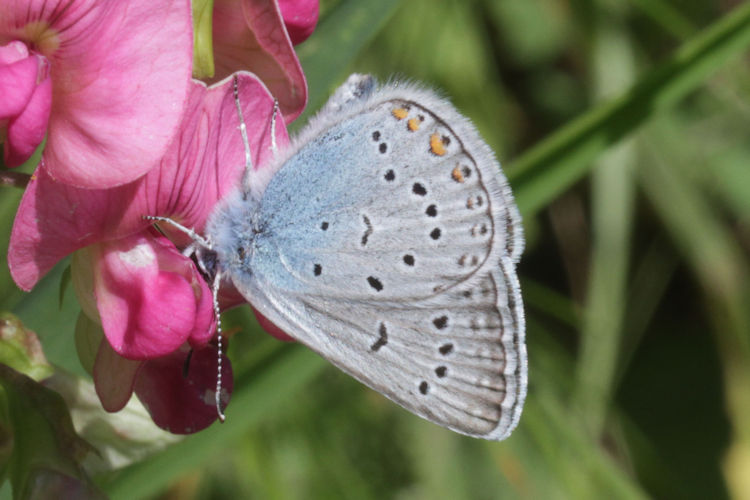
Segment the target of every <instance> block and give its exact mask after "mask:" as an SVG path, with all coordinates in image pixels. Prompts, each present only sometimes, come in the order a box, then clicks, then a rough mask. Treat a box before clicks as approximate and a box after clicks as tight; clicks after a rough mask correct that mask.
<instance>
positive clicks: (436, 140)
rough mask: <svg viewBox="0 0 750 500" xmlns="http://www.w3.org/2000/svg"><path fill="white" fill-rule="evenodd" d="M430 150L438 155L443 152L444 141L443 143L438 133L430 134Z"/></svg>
mask: <svg viewBox="0 0 750 500" xmlns="http://www.w3.org/2000/svg"><path fill="white" fill-rule="evenodd" d="M430 151H432V152H433V154H436V155H438V156H443V155H444V154H445V143H443V139H442V138H441V137H440V134H438V133H434V134H432V135H431V136H430Z"/></svg>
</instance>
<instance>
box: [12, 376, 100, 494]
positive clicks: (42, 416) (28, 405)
mask: <svg viewBox="0 0 750 500" xmlns="http://www.w3.org/2000/svg"><path fill="white" fill-rule="evenodd" d="M0 406H2V407H3V408H4V410H3V412H2V417H3V420H2V422H0V428H1V429H2V430H1V431H0V432H2V433H3V434H5V435H6V440H5V442H6V446H7V443H8V440H7V434H8V433H11V434H12V436H13V437H12V447H13V448H12V452H11V453H10V454H8V453H7V447H6V448H5V450H4V454H5V455H10V457H9V461H8V464H7V473H8V476H9V478H10V481H11V484H12V486H13V498H14V499H25V498H53V497H59V498H82V499H88V498H91V499H94V498H97V499H99V498H104V497H103V495H102V494H101V492H99V491H98V490H97V488H96V487H95V486H94V485H93V484H92V483H91V482H90V480H89V478H88V476H87V475H86V473H85V472H84V471H83V468H82V467H81V465H80V462H81V461H82V460H83V458H84V457H85V456H86V454H87V453H89V452H91V451H92V449H91V447H90V446H89V445H88V444H87V443H86V442H85V441H83V440H82V439H81V438H80V437H78V435H77V434H76V433H75V430H74V429H73V423H72V422H71V420H70V415H69V413H68V409H67V407H66V405H65V402H64V401H63V399H62V398H61V397H60V395H59V394H57V393H56V392H55V391H52V390H50V389H47V388H46V387H44V386H42V385H40V384H38V383H37V382H35V381H34V380H32V379H30V378H29V377H27V376H25V375H23V374H20V373H18V372H16V371H15V370H13V369H11V368H9V367H8V366H6V365H4V364H0Z"/></svg>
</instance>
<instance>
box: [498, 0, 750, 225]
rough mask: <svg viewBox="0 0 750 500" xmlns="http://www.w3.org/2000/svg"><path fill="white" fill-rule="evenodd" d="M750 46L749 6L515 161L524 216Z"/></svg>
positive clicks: (512, 169)
mask: <svg viewBox="0 0 750 500" xmlns="http://www.w3.org/2000/svg"><path fill="white" fill-rule="evenodd" d="M749 44H750V3H746V4H743V5H740V6H738V7H737V8H735V9H734V11H732V12H731V13H729V14H728V15H726V16H724V17H723V18H721V19H720V20H718V21H717V22H715V23H714V24H713V25H711V26H709V27H708V28H707V29H705V30H703V31H702V32H701V33H699V34H698V35H696V36H695V37H694V38H693V39H691V40H690V41H688V42H686V43H685V44H684V45H683V46H682V47H681V48H680V49H679V50H678V51H677V52H676V53H675V54H674V55H673V56H672V57H671V58H670V59H669V60H667V61H666V62H664V63H663V64H661V65H660V66H659V67H657V68H655V69H654V70H653V71H651V72H650V73H649V74H648V75H646V76H645V77H644V78H643V79H642V80H641V81H639V82H638V83H637V84H636V85H635V86H634V87H633V88H632V89H630V90H629V91H628V92H627V93H626V94H624V95H622V96H621V97H619V98H617V99H614V100H612V101H610V102H609V103H606V104H603V105H601V106H598V107H596V108H594V109H593V110H592V111H590V112H587V113H586V114H584V115H583V116H581V117H580V118H577V119H576V120H574V121H573V122H572V123H570V124H568V125H566V126H565V127H564V128H563V129H562V130H560V131H559V132H557V133H555V134H554V135H552V136H551V137H549V138H547V139H545V140H544V141H543V142H542V143H540V144H539V145H538V146H536V147H534V148H532V149H531V150H529V151H528V152H526V153H525V154H523V155H522V156H521V157H519V158H517V159H516V160H514V161H513V162H512V163H511V164H510V165H509V167H508V176H509V178H510V180H511V182H512V183H513V185H514V186H515V194H516V201H517V202H518V205H519V207H520V208H521V212H523V213H524V214H527V215H530V214H534V213H536V212H537V211H539V210H541V209H542V208H543V207H545V206H546V205H547V204H548V203H550V201H552V200H553V199H555V198H556V197H557V196H558V195H559V194H560V193H562V192H564V191H565V190H566V189H568V188H569V187H570V186H571V185H572V184H573V183H574V182H576V181H577V180H579V179H580V178H581V177H582V176H583V175H584V174H586V172H588V171H589V169H590V168H591V166H592V165H591V162H592V160H593V159H595V158H596V157H597V156H598V155H600V154H601V153H602V152H603V151H604V150H605V149H606V148H608V147H609V146H611V145H612V144H614V143H616V142H617V141H619V140H620V139H622V138H623V137H625V136H626V135H627V134H629V133H630V132H632V131H634V130H635V129H636V128H637V127H638V126H639V125H641V124H643V123H644V122H645V121H646V120H648V119H649V118H651V117H652V116H654V115H655V114H657V113H659V112H662V111H664V110H666V109H668V108H670V107H671V106H674V105H675V104H676V103H677V102H678V101H679V100H680V99H682V98H683V97H685V96H686V95H687V94H688V93H689V92H690V91H692V90H694V89H696V88H697V87H698V86H699V85H701V83H703V81H704V80H705V79H706V78H708V77H709V76H710V75H711V74H712V73H713V72H715V71H716V70H717V69H718V68H719V67H721V66H722V65H723V64H724V63H725V62H727V61H728V60H729V59H730V58H732V57H736V56H739V55H740V54H742V53H743V51H744V50H746V49H747V46H748V45H749Z"/></svg>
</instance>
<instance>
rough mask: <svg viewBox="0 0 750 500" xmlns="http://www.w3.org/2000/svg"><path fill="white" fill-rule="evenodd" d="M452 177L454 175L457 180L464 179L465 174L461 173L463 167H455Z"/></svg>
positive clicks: (461, 180)
mask: <svg viewBox="0 0 750 500" xmlns="http://www.w3.org/2000/svg"><path fill="white" fill-rule="evenodd" d="M451 177H453V180H454V181H456V182H463V181H464V174H462V173H461V169H460V168H458V167H455V168H454V169H453V172H451Z"/></svg>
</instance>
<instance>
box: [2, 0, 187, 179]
mask: <svg viewBox="0 0 750 500" xmlns="http://www.w3.org/2000/svg"><path fill="white" fill-rule="evenodd" d="M8 36H10V37H11V39H13V38H15V39H19V40H22V41H24V42H26V43H28V44H29V45H30V46H33V47H35V49H36V50H38V51H39V52H40V53H41V54H43V55H44V56H46V57H47V58H48V59H49V60H50V63H51V70H50V74H51V75H52V78H53V90H52V93H53V99H52V100H53V109H52V114H51V116H50V122H49V137H48V141H47V145H46V150H45V159H46V167H47V168H48V169H49V172H50V173H51V174H52V176H53V177H55V178H56V179H58V180H60V181H61V182H65V183H68V184H71V185H76V186H82V187H89V188H101V187H110V186H115V185H119V184H124V183H126V182H130V181H132V180H134V179H137V178H138V177H140V176H142V175H143V174H144V173H146V172H148V171H149V170H150V169H151V168H152V167H154V166H155V165H156V163H157V162H158V160H159V158H161V156H162V155H163V154H164V151H165V150H166V148H167V145H168V144H169V142H170V140H171V139H172V137H173V135H174V133H175V132H176V131H177V127H178V125H179V122H180V118H181V114H182V109H183V106H184V102H185V97H186V95H187V90H188V85H189V81H190V73H191V70H192V42H193V41H192V36H193V35H192V22H191V11H190V2H189V1H188V0H173V1H160V2H154V1H152V0H130V1H127V2H123V1H120V0H77V1H71V0H31V1H29V0H8V1H4V2H2V4H0V39H2V38H4V37H8Z"/></svg>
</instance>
